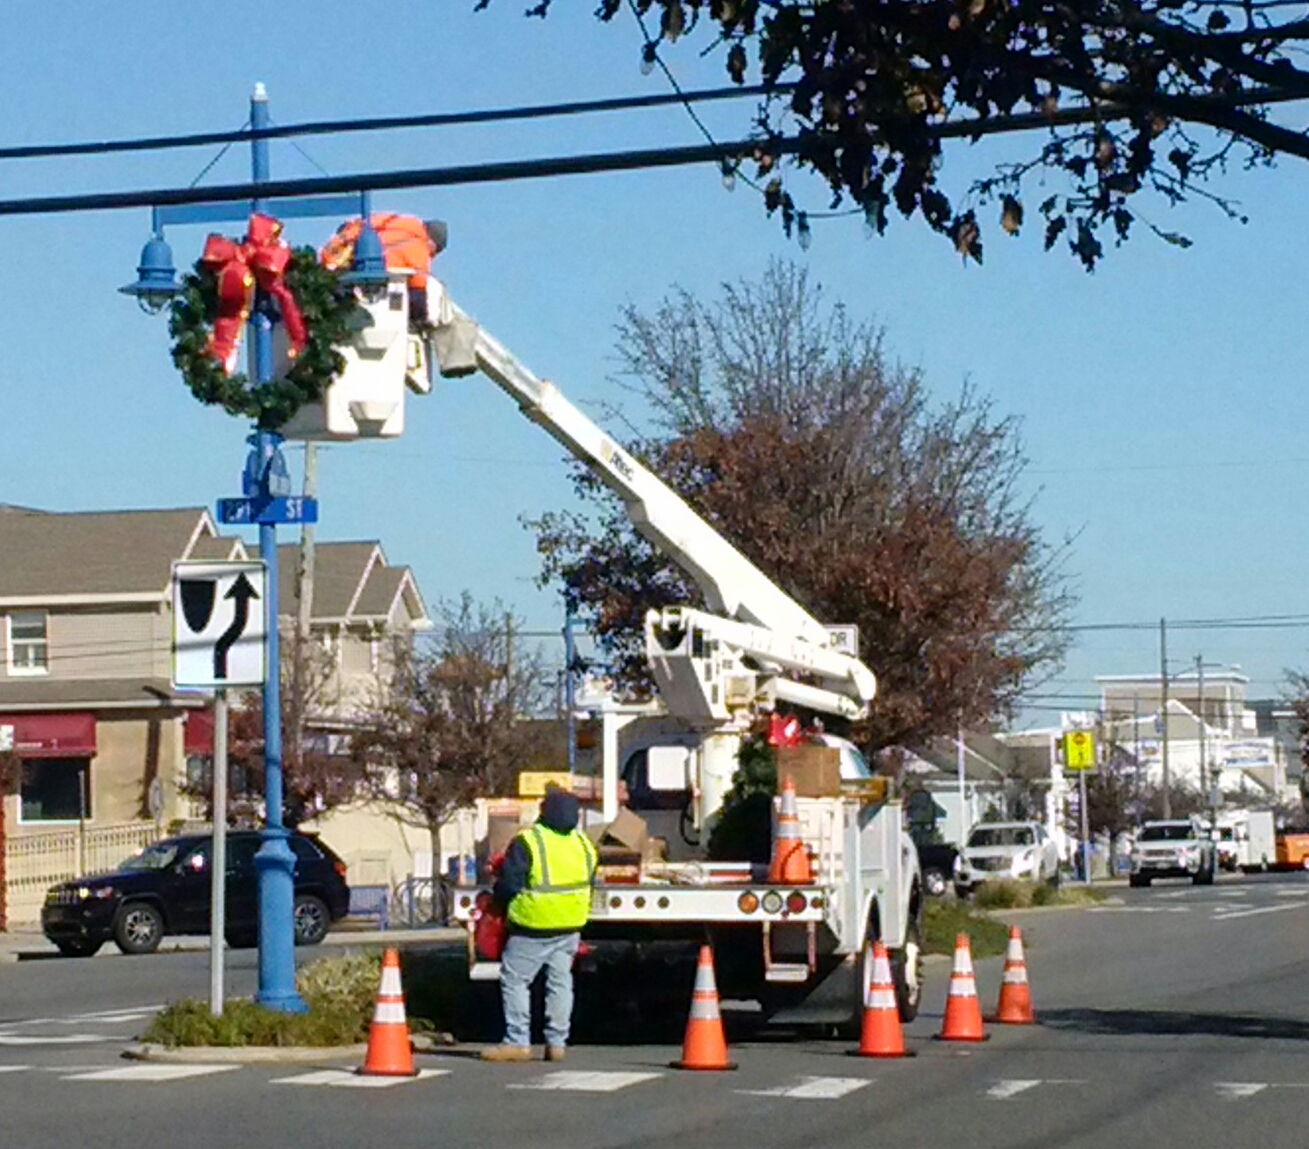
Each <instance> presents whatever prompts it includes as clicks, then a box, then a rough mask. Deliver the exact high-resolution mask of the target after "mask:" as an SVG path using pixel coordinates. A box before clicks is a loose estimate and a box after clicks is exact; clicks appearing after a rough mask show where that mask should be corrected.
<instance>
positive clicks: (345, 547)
mask: <svg viewBox="0 0 1309 1149" xmlns="http://www.w3.org/2000/svg"><path fill="white" fill-rule="evenodd" d="M375 556H376V558H377V561H384V560H381V557H380V556H381V550H380V548H379V547H378V545H377V543H317V544H315V546H314V618H345V617H346V616H347V614H348V613H349V611H350V604H351V603H352V602H353V601H354V597H355V593H356V592H357V591H358V590H359V587H360V584H361V583H362V582H363V581H364V576H365V574H367V573H368V569H369V566H370V565H371V564H372V563H373V562H374V559H375ZM299 569H300V548H299V547H298V546H297V545H296V544H295V543H289V544H284V545H283V546H280V547H278V548H277V593H278V596H279V597H278V606H279V611H280V613H282V614H284V615H285V614H295V612H296V609H297V605H298V603H299V601H300V596H299V595H298V594H297V593H296V590H297V586H296V582H297V579H296V575H297V573H298V571H299Z"/></svg>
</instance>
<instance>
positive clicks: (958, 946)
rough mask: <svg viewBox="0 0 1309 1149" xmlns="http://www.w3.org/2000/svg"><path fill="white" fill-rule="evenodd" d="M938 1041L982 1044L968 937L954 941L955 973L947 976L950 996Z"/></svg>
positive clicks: (982, 1034) (946, 1000) (959, 936)
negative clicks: (980, 1042) (978, 1042)
mask: <svg viewBox="0 0 1309 1149" xmlns="http://www.w3.org/2000/svg"><path fill="white" fill-rule="evenodd" d="M937 1036H938V1037H939V1039H940V1040H941V1041H985V1040H986V1034H984V1033H983V1032H982V1009H981V1007H980V1006H979V1005H978V1004H977V982H976V981H975V980H974V978H973V954H972V951H971V950H970V949H969V945H968V935H967V934H958V935H957V936H956V937H955V940H954V970H953V971H952V972H951V974H950V993H949V995H948V996H947V997H946V999H945V1018H944V1020H943V1022H942V1025H941V1032H940V1033H939V1034H938V1035H937Z"/></svg>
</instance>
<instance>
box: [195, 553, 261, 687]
mask: <svg viewBox="0 0 1309 1149" xmlns="http://www.w3.org/2000/svg"><path fill="white" fill-rule="evenodd" d="M266 583H267V572H266V570H265V567H264V564H263V563H261V562H213V563H200V562H195V563H193V562H184V563H174V564H173V685H174V686H176V687H179V688H192V689H196V688H218V687H224V686H259V685H262V683H263V681H264V676H265V672H266V667H267V651H266V647H267V640H268V626H267V619H266V617H265V610H264V604H265V602H266V601H267V598H266V596H265V593H264V592H265V587H266Z"/></svg>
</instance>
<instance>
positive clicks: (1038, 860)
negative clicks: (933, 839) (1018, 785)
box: [954, 822, 1059, 898]
mask: <svg viewBox="0 0 1309 1149" xmlns="http://www.w3.org/2000/svg"><path fill="white" fill-rule="evenodd" d="M1004 878H1011V879H1012V878H1017V879H1021V880H1025V881H1030V882H1047V883H1049V884H1050V885H1052V886H1057V885H1058V884H1059V848H1058V847H1057V846H1056V845H1055V843H1054V841H1053V840H1052V839H1051V838H1050V836H1049V835H1048V834H1047V833H1046V832H1045V827H1044V826H1042V825H1041V823H1040V822H981V823H979V824H978V825H976V826H974V827H973V828H972V830H971V832H970V833H969V835H968V841H967V842H966V843H965V844H964V848H963V850H962V851H961V852H960V854H959V857H958V858H957V860H956V862H955V871H954V890H955V893H956V894H958V895H959V896H960V897H961V898H966V897H967V896H968V895H969V894H970V893H972V892H973V890H974V888H976V886H977V884H978V883H979V882H986V881H997V880H1000V879H1004Z"/></svg>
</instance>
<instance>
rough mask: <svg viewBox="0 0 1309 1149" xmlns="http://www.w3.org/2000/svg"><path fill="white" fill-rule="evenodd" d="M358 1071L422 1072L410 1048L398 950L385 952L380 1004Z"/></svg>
mask: <svg viewBox="0 0 1309 1149" xmlns="http://www.w3.org/2000/svg"><path fill="white" fill-rule="evenodd" d="M358 1072H359V1073H361V1074H363V1075H364V1076H365V1077H417V1076H418V1071H417V1070H416V1069H415V1068H414V1055H413V1051H412V1050H411V1049H410V1048H409V1023H408V1021H406V1020H405V996H404V990H403V989H402V988H401V986H400V954H399V952H398V951H397V950H387V951H386V952H385V954H383V956H382V984H381V985H380V986H379V987H378V989H377V1007H376V1008H375V1009H374V1010H373V1024H372V1026H371V1027H370V1028H369V1030H368V1053H367V1055H366V1056H365V1058H364V1063H363V1065H362V1066H360V1068H359V1070H358Z"/></svg>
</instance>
